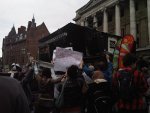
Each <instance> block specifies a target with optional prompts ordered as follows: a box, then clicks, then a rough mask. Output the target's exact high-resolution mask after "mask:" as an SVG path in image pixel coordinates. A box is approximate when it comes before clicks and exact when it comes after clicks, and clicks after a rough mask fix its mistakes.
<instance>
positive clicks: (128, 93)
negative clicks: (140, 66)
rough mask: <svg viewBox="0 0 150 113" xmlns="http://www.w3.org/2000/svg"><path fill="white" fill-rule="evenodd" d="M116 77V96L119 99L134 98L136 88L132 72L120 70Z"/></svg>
mask: <svg viewBox="0 0 150 113" xmlns="http://www.w3.org/2000/svg"><path fill="white" fill-rule="evenodd" d="M119 73H120V76H119V77H118V96H119V99H121V100H123V101H126V102H131V101H132V100H133V99H134V98H135V94H136V90H135V84H134V82H133V80H134V75H133V72H130V71H126V70H121V71H119Z"/></svg>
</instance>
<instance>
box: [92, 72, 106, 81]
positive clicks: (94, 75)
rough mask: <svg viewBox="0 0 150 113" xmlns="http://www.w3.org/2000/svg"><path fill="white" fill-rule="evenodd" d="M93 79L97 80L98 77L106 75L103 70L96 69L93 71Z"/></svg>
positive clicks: (102, 77)
mask: <svg viewBox="0 0 150 113" xmlns="http://www.w3.org/2000/svg"><path fill="white" fill-rule="evenodd" d="M92 79H93V80H96V79H104V75H103V73H102V72H101V71H94V72H93V76H92Z"/></svg>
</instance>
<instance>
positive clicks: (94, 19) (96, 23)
mask: <svg viewBox="0 0 150 113" xmlns="http://www.w3.org/2000/svg"><path fill="white" fill-rule="evenodd" d="M93 27H94V28H97V27H98V19H97V17H96V14H95V15H94V17H93Z"/></svg>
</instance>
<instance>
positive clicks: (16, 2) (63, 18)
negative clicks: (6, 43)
mask: <svg viewBox="0 0 150 113" xmlns="http://www.w3.org/2000/svg"><path fill="white" fill-rule="evenodd" d="M88 1H89V0H0V57H1V56H2V52H1V50H2V40H3V38H4V37H5V36H7V35H8V33H9V31H10V30H11V28H12V26H13V24H14V26H15V28H16V31H17V29H18V27H20V26H21V25H23V26H26V27H27V24H28V21H30V20H32V17H33V14H34V17H35V21H36V23H37V25H39V24H41V23H42V22H45V24H46V26H47V28H48V30H49V32H50V33H52V32H54V31H55V30H57V29H58V28H61V27H63V26H64V25H66V24H67V23H69V22H73V21H72V19H73V18H74V17H75V15H76V13H75V12H76V10H77V9H79V8H80V7H82V6H83V5H85V4H86V3H87V2H88ZM17 32H18V31H17Z"/></svg>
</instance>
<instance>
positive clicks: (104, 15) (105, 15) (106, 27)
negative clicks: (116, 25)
mask: <svg viewBox="0 0 150 113" xmlns="http://www.w3.org/2000/svg"><path fill="white" fill-rule="evenodd" d="M103 32H108V15H107V11H106V9H104V14H103Z"/></svg>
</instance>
